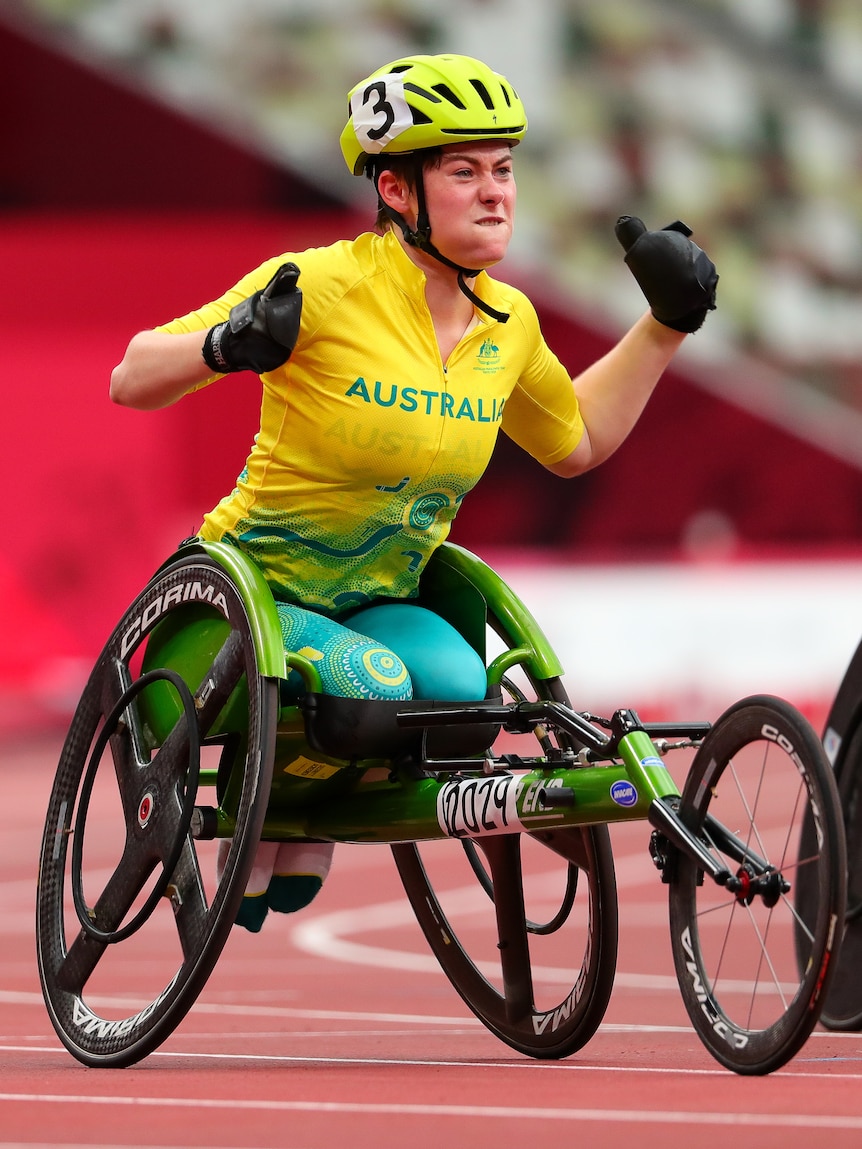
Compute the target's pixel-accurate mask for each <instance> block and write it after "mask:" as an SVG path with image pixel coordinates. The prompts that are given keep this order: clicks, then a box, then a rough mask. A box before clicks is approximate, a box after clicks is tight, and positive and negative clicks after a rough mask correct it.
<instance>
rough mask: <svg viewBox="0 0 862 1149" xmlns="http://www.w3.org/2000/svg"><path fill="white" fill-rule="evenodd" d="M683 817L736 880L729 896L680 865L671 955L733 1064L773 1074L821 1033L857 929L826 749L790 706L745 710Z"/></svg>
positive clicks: (700, 767) (727, 728) (750, 703)
mask: <svg viewBox="0 0 862 1149" xmlns="http://www.w3.org/2000/svg"><path fill="white" fill-rule="evenodd" d="M680 815H681V817H682V820H683V822H685V824H686V825H687V826H688V827H689V828H690V829H691V830H693V831H694V832H696V833H697V834H698V836H699V837H700V838H701V840H702V841H703V842H704V843H705V844H706V845H707V846H708V847H709V849H710V851H711V852H712V853H713V854H715V855H716V856H717V857H718V858H719V859H720V860H721V861H722V862H723V863H724V865H725V867H726V869H727V871H728V872H729V874H730V880H729V881H728V883H727V885H718V884H716V882H715V881H713V879H712V878H710V877H707V876H705V875H704V873H703V871H702V870H701V869H699V867H698V866H697V865H696V864H695V863H694V862H692V861H690V860H688V859H687V858H685V857H683V856H682V855H676V860H675V869H673V870H672V871H671V883H670V887H669V889H670V927H671V945H672V949H673V956H674V964H675V966H676V973H677V977H678V979H679V984H680V989H681V990H682V995H683V1000H684V1002H685V1005H686V1009H687V1010H688V1013H689V1016H690V1018H691V1021H692V1024H693V1025H694V1028H695V1030H696V1031H697V1033H698V1035H699V1037H700V1038H701V1040H702V1041H703V1043H704V1045H705V1046H706V1047H707V1048H708V1049H709V1051H710V1053H711V1054H712V1055H713V1056H714V1057H715V1058H716V1059H717V1060H718V1061H719V1062H721V1063H722V1064H723V1065H725V1066H727V1067H728V1068H729V1069H732V1070H734V1071H735V1072H737V1073H743V1074H762V1073H769V1072H771V1071H772V1070H774V1069H778V1068H779V1067H780V1066H782V1065H784V1064H785V1062H787V1061H788V1060H789V1059H790V1058H791V1057H793V1056H794V1054H796V1053H797V1052H798V1051H799V1049H801V1047H802V1045H803V1044H804V1043H805V1041H806V1039H807V1038H808V1036H809V1034H810V1033H811V1031H812V1029H813V1028H814V1026H815V1025H816V1024H817V1020H818V1018H819V1016H820V1011H821V1009H822V1007H823V1002H824V1000H825V998H826V995H827V993H828V989H829V985H830V982H831V979H832V976H833V973H834V968H835V962H836V959H837V956H838V950H839V944H840V940H841V927H842V923H843V921H844V912H845V901H846V880H845V870H846V854H845V842H844V832H843V826H842V824H841V817H840V807H839V803H838V795H837V792H836V789H835V782H834V779H833V776H832V771H831V770H830V768H829V765H828V763H827V761H826V759H825V756H824V754H823V748H822V746H821V744H820V740H819V739H818V737H817V735H816V734H815V733H814V731H813V730H812V729H811V727H810V726H809V724H808V723H807V721H806V720H805V719H804V718H803V717H802V715H800V714H799V713H798V712H797V711H796V710H795V709H794V708H793V707H792V706H790V705H789V704H788V703H786V702H783V701H781V700H780V699H775V698H769V697H755V698H750V699H743V700H742V701H741V702H738V703H737V704H736V705H735V706H732V707H731V708H730V709H729V710H727V711H726V712H725V713H724V714H723V715H722V716H721V718H719V720H718V721H717V722H716V723H715V725H714V726H713V727H712V729H711V730H710V732H709V734H708V735H707V736H706V738H705V739H704V741H703V744H702V745H701V747H700V749H699V750H698V752H697V754H696V756H695V759H694V762H693V763H692V767H691V770H690V771H689V774H688V777H687V779H686V783H685V787H684V789H683V794H682V798H681V802H680Z"/></svg>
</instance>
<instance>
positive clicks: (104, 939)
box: [37, 540, 846, 1074]
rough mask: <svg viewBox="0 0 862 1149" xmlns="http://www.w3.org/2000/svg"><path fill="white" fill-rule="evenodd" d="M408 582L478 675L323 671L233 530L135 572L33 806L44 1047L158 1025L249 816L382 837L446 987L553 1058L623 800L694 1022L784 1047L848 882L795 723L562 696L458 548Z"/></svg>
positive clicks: (233, 904) (767, 712) (816, 774)
mask: <svg viewBox="0 0 862 1149" xmlns="http://www.w3.org/2000/svg"><path fill="white" fill-rule="evenodd" d="M418 601H419V603H420V604H422V605H425V606H428V607H429V608H431V609H433V610H435V611H437V612H438V613H439V614H441V615H442V616H443V617H444V618H446V619H447V621H449V622H450V623H452V625H454V626H455V627H456V628H457V629H458V630H459V631H460V633H461V634H462V635H463V636H464V637H465V638H466V639H467V640H468V641H469V642H470V643H471V644H472V645H473V647H474V649H476V651H477V652H478V653H479V654H480V655H481V657H482V658H483V659H484V661H485V665H486V666H487V682H488V686H487V692H486V696H485V697H484V698H481V699H476V700H475V701H472V702H447V701H446V700H445V699H443V700H432V701H427V700H413V701H411V702H388V701H383V702H377V701H366V700H363V699H346V698H336V697H332V696H327V695H325V694H323V693H322V692H321V689H320V679H319V676H318V674H317V672H316V670H315V667H314V664H313V662H312V661H310V660H309V659H308V658H307V657H305V655H303V654H302V653H300V652H296V651H287V652H286V651H285V649H284V647H283V644H282V637H281V629H280V626H279V622H278V616H277V613H276V609H275V604H274V601H273V599H272V595H271V592H270V590H269V588H268V586H267V584H266V582H265V581H264V579H263V577H262V575H261V574H260V572H259V571H258V569H257V568H256V567H255V566H254V565H253V564H252V563H251V562H250V561H249V560H247V559H246V558H245V557H244V555H243V554H242V553H241V552H240V551H238V550H237V549H235V548H233V547H231V546H228V545H225V544H220V543H204V542H201V541H200V540H191V541H189V542H188V543H186V544H184V545H182V546H181V547H180V549H179V550H178V551H177V552H176V553H175V554H174V555H173V556H172V557H171V558H170V559H169V560H168V561H167V562H166V563H165V564H164V565H163V566H162V567H161V568H160V569H159V570H158V571H157V572H156V573H155V575H154V576H153V578H152V579H151V580H150V582H149V583H148V585H147V586H146V587H145V588H144V590H143V591H142V592H141V593H140V594H139V595H138V597H137V598H136V599H135V600H134V602H133V603H132V604H131V606H130V607H129V608H128V610H127V611H126V612H125V614H124V615H123V617H122V618H121V619H120V621H119V623H118V624H117V626H116V628H115V629H114V631H113V633H112V634H111V636H110V638H109V639H108V641H107V643H106V645H105V647H104V649H103V651H102V653H101V655H100V656H99V658H98V660H97V662H96V665H95V667H94V669H93V671H92V674H91V676H90V678H89V680H88V682H87V684H86V687H85V689H84V691H83V694H82V697H81V700H80V702H79V705H78V708H77V710H76V713H75V715H74V717H73V720H72V722H71V726H70V729H69V731H68V735H67V738H66V741H65V744H64V747H63V750H62V753H61V757H60V761H59V765H58V769H57V773H56V777H55V780H54V785H53V790H52V793H51V797H50V800H49V805H48V810H47V815H46V820H45V828H44V836H43V842H42V850H41V857H40V866H39V887H38V896H37V950H38V963H39V971H40V978H41V984H42V988H43V993H44V998H45V1002H46V1005H47V1009H48V1012H49V1014H50V1017H51V1020H52V1023H53V1025H54V1027H55V1029H56V1031H57V1033H58V1035H59V1037H60V1039H61V1040H62V1042H63V1043H64V1045H65V1046H66V1047H67V1049H68V1050H69V1051H70V1052H71V1053H72V1054H73V1055H74V1057H76V1058H77V1059H78V1060H79V1061H81V1062H83V1063H84V1064H85V1065H89V1066H104V1067H112V1066H113V1067H116V1066H128V1065H131V1064H133V1063H134V1062H136V1061H139V1060H140V1059H141V1058H143V1057H145V1056H146V1055H147V1054H149V1053H150V1052H152V1051H153V1050H154V1049H155V1048H156V1047H157V1046H158V1045H159V1044H160V1043H162V1042H163V1041H164V1040H165V1039H166V1038H167V1037H168V1036H169V1035H170V1034H171V1033H172V1032H173V1030H174V1029H175V1028H176V1026H177V1025H178V1024H179V1022H180V1021H181V1020H182V1019H183V1017H184V1016H185V1015H186V1014H187V1012H188V1011H189V1010H190V1009H191V1008H192V1006H193V1005H194V1003H195V1000H196V999H197V997H198V995H199V994H200V992H201V990H202V988H203V986H204V985H205V983H206V981H207V979H208V977H209V976H210V974H211V973H212V971H213V969H214V968H215V965H216V962H217V960H218V958H219V955H220V954H221V952H222V950H223V948H224V946H225V943H226V940H227V938H228V935H229V933H230V930H231V928H232V925H233V922H234V918H235V916H236V913H237V910H238V908H239V905H240V901H241V899H242V896H243V892H244V889H245V885H246V881H247V878H248V875H249V873H250V869H251V866H252V862H253V857H254V853H255V850H256V847H257V844H258V842H259V841H260V840H261V839H264V840H269V841H279V842H282V841H302V840H306V841H308V840H313V841H321V840H324V841H332V842H350V843H369V844H371V843H382V844H386V845H389V846H390V847H391V850H392V853H393V855H394V860H395V865H396V867H397V870H398V873H399V875H400V878H401V880H402V883H403V886H404V890H405V892H406V896H407V898H408V900H409V902H410V905H411V907H412V910H413V912H414V913H415V916H416V918H417V920H418V922H419V925H420V926H421V928H422V931H423V932H424V934H425V937H426V938H427V941H428V944H429V945H430V948H431V950H432V951H433V954H434V955H435V956H436V959H437V960H438V961H439V964H440V966H441V967H442V969H443V971H444V972H445V974H446V975H447V976H448V978H449V980H450V981H451V983H452V985H453V986H454V988H455V990H456V991H457V992H458V993H459V994H460V995H461V997H462V998H463V1000H464V1002H465V1003H466V1004H467V1006H468V1007H469V1008H470V1009H471V1010H472V1011H473V1012H474V1013H475V1014H476V1015H477V1017H478V1018H479V1019H480V1020H481V1021H482V1022H483V1023H484V1024H485V1026H487V1028H488V1029H489V1030H490V1031H491V1032H492V1033H494V1034H496V1035H497V1037H499V1038H500V1039H501V1040H502V1041H503V1042H505V1043H507V1044H508V1045H509V1046H511V1047H512V1048H514V1049H515V1050H517V1051H519V1052H521V1053H523V1054H525V1055H528V1056H532V1057H536V1058H560V1057H564V1056H566V1055H568V1054H571V1053H573V1052H574V1051H576V1050H578V1049H580V1048H582V1047H583V1046H584V1045H585V1043H586V1042H588V1041H589V1039H590V1038H591V1037H592V1036H593V1035H594V1033H595V1032H596V1030H597V1028H598V1027H599V1025H600V1023H601V1021H602V1018H603V1016H604V1014H605V1011H606V1008H607V1005H608V1002H609V999H610V996H611V991H612V988H613V984H614V978H615V970H616V958H617V940H618V937H617V935H618V911H617V890H616V878H615V867H614V859H613V855H612V850H611V839H610V833H609V825H610V824H612V823H621V822H627V821H633V820H639V821H641V822H644V823H645V824H646V835H645V837H647V838H648V845H649V854H650V856H651V858H652V862H653V863H654V865H655V867H656V869H657V870H658V873H659V875H660V880H661V881H662V882H663V883H664V884H666V885H667V889H668V895H669V924H670V940H671V948H672V952H673V960H674V965H675V972H676V975H677V980H678V982H679V988H680V992H681V994H682V999H683V1002H684V1004H685V1008H686V1010H687V1012H688V1014H689V1017H690V1019H691V1022H692V1025H693V1027H694V1029H695V1030H696V1032H697V1034H698V1035H699V1037H700V1039H701V1040H702V1042H703V1043H704V1045H705V1046H706V1047H707V1049H708V1050H709V1051H710V1053H711V1054H712V1055H713V1056H714V1057H715V1058H716V1059H717V1060H718V1061H719V1062H720V1063H721V1064H723V1065H724V1066H726V1067H728V1068H729V1069H731V1070H734V1071H736V1072H737V1073H741V1074H763V1073H768V1072H770V1071H772V1070H774V1069H776V1068H778V1067H779V1066H781V1065H783V1064H785V1063H786V1061H787V1060H788V1059H789V1058H791V1057H792V1056H793V1055H794V1054H795V1053H796V1052H798V1050H799V1049H800V1048H801V1047H802V1045H803V1044H804V1042H805V1041H806V1039H807V1038H808V1036H809V1035H810V1033H811V1031H812V1029H813V1028H814V1026H815V1025H816V1023H817V1021H818V1018H819V1015H820V1010H821V1007H822V1003H823V1000H824V998H825V996H826V995H827V993H828V991H829V988H830V983H831V980H832V977H833V972H834V969H835V960H834V959H835V957H836V952H837V947H838V945H839V943H840V940H841V933H842V931H841V929H840V928H839V925H840V923H841V922H842V921H843V919H844V914H845V903H846V852H845V838H844V828H843V822H842V817H841V809H840V803H839V799H838V794H837V790H836V785H835V780H834V777H833V773H832V771H831V769H830V768H829V764H828V762H827V760H826V757H825V754H824V751H823V747H822V744H821V742H820V740H819V738H818V737H817V735H816V734H815V732H814V731H813V730H812V729H811V727H810V726H809V725H808V723H807V721H806V720H805V719H804V718H803V717H802V716H801V715H800V714H799V713H798V712H797V711H796V710H795V709H794V708H793V707H792V706H790V705H789V704H788V703H786V702H784V701H783V700H780V699H776V698H772V697H769V696H754V697H750V698H746V699H743V700H741V701H740V702H737V703H736V704H734V705H733V706H731V707H730V708H729V709H728V710H727V711H726V712H725V713H724V714H723V715H722V716H721V717H720V718H719V719H718V720H717V721H716V722H715V723H714V724H710V723H707V722H700V721H697V722H694V721H693V722H668V723H661V722H658V723H656V722H643V721H641V719H640V718H639V716H638V715H637V713H636V712H635V711H634V710H630V709H621V710H618V711H616V712H615V713H614V714H612V715H611V716H609V717H601V716H597V715H593V714H589V713H587V712H579V711H576V710H575V709H574V708H573V707H572V705H571V704H570V702H569V699H568V697H567V694H566V691H565V689H564V686H563V682H562V673H563V668H562V666H561V665H560V663H559V661H558V659H557V657H556V655H555V654H554V651H553V650H552V648H551V646H550V644H549V642H548V640H547V638H546V637H545V636H544V635H543V633H542V632H541V630H540V628H539V626H538V625H537V623H536V621H535V619H534V618H533V617H532V615H531V614H530V612H529V611H528V610H527V608H526V607H525V606H524V604H523V603H522V602H521V601H520V599H519V598H518V597H517V595H516V594H515V593H514V592H513V591H512V590H511V588H510V587H508V585H507V584H506V583H505V582H504V581H503V580H502V579H501V578H500V576H499V575H498V574H497V573H496V572H495V571H494V570H492V569H491V568H490V567H489V566H488V565H486V564H485V563H484V562H482V561H481V560H480V559H479V558H478V557H476V556H475V555H473V554H471V553H470V552H469V551H467V550H464V549H463V548H460V547H458V546H456V545H454V544H450V543H446V544H444V545H443V546H441V547H440V548H439V549H438V551H437V552H436V553H435V555H434V556H433V558H432V559H431V561H430V562H429V564H428V566H427V568H426V570H425V572H424V573H423V576H422V579H421V584H420V591H419V599H418ZM620 657H621V658H625V652H624V651H621V652H620ZM291 673H296V674H299V675H300V677H301V680H302V685H303V689H302V691H301V693H300V695H299V697H298V699H296V698H295V697H294V700H293V701H291V699H290V696H288V695H287V693H286V691H285V690H284V687H285V682H286V679H287V676H288V675H289V674H291ZM677 751H681V752H682V755H681V758H678V759H677V760H681V761H682V762H683V764H684V765H685V778H684V781H683V784H682V786H681V789H680V787H678V785H677V783H676V782H675V781H674V778H673V776H672V774H671V772H670V770H669V769H668V766H667V765H666V763H665V760H664V757H665V755H668V754H670V753H671V752H677ZM220 843H221V844H222V845H223V849H222V856H221V858H220V861H221V864H220V865H219V866H218V867H216V865H215V850H216V849H217V848H218V846H219V844H220ZM225 843H229V845H225ZM456 862H457V864H458V865H461V866H463V874H459V875H458V877H457V878H454V877H453V873H454V871H453V869H452V867H453V866H454V865H455V863H456ZM155 953H158V954H159V955H160V958H159V960H160V962H162V963H163V968H162V971H161V972H155V973H154V970H153V954H155ZM118 976H119V977H121V978H123V979H125V983H126V984H128V985H129V986H130V988H129V990H128V992H127V993H124V994H119V995H118V993H117V990H116V985H117V978H118Z"/></svg>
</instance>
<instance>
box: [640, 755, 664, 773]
mask: <svg viewBox="0 0 862 1149" xmlns="http://www.w3.org/2000/svg"><path fill="white" fill-rule="evenodd" d="M641 766H645V767H647V768H649V767H653V768H654V767H656V766H659V767H661V769H664V762H662V760H661V758H659V757H657V756H656V755H655V754H648V755H647V757H646V758H641Z"/></svg>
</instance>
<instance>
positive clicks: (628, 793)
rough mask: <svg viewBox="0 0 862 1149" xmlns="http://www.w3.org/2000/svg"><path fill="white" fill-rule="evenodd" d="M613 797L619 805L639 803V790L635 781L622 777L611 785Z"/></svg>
mask: <svg viewBox="0 0 862 1149" xmlns="http://www.w3.org/2000/svg"><path fill="white" fill-rule="evenodd" d="M611 798H612V799H613V800H614V802H616V804H617V805H618V806H635V805H637V800H638V792H637V789H636V788H635V786H634V785H633V783H631V782H629V781H626V780H624V779H620V781H619V782H614V784H613V786H611Z"/></svg>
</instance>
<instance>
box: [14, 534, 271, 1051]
mask: <svg viewBox="0 0 862 1149" xmlns="http://www.w3.org/2000/svg"><path fill="white" fill-rule="evenodd" d="M166 633H168V634H169V635H170V638H169V640H168V641H167V642H165V641H164V636H165V634H166ZM153 651H155V652H156V653H155V654H154V653H153ZM171 652H173V653H171ZM162 657H165V661H171V662H174V663H175V664H176V665H175V666H164V665H161V664H160V663H159V664H157V665H152V663H153V662H154V660H159V659H161V658H162ZM277 705H278V693H277V683H276V682H275V681H274V680H270V679H265V678H262V677H261V676H260V675H259V674H258V672H257V663H256V657H255V649H254V644H253V641H252V636H251V631H250V627H249V621H248V618H247V615H246V612H245V608H244V605H243V602H242V600H241V598H240V596H239V595H238V593H237V591H236V589H235V588H234V585H233V583H232V582H231V580H230V579H229V578H228V577H227V575H226V574H225V573H224V572H223V571H222V569H221V568H220V567H219V566H218V564H216V563H215V562H213V561H212V560H210V559H208V558H207V557H206V556H200V555H196V556H194V557H193V558H181V559H179V560H178V561H177V562H175V563H174V564H172V565H171V566H169V567H167V568H166V569H165V570H163V571H162V572H161V573H160V574H159V575H158V576H157V577H156V578H155V579H154V580H153V581H152V582H151V583H150V584H149V585H148V586H147V588H146V589H145V590H144V591H143V592H142V593H141V595H140V596H139V597H138V598H137V599H136V600H135V602H134V603H133V604H132V605H131V607H130V608H129V609H128V611H126V613H125V615H124V616H123V618H122V620H121V621H120V623H119V624H118V626H117V627H116V629H115V631H114V633H113V634H112V636H111V638H110V639H109V640H108V642H107V644H106V646H105V648H104V650H103V651H102V654H101V655H100V657H99V660H98V662H97V663H96V666H95V668H94V669H93V672H92V674H91V676H90V679H89V681H88V683H87V686H86V687H85V689H84V692H83V695H82V697H81V700H80V703H79V705H78V708H77V710H76V713H75V716H74V718H73V720H72V723H71V726H70V729H69V733H68V735H67V738H66V741H65V744H64V747H63V751H62V754H61V757H60V762H59V765H58V768H57V773H56V776H55V780H54V785H53V790H52V793H51V797H50V801H49V805H48V812H47V816H46V820H45V830H44V835H43V842H42V852H41V858H40V865H39V888H38V897H37V956H38V963H39V972H40V977H41V982H42V988H43V993H44V996H45V1001H46V1004H47V1006H48V1011H49V1014H50V1017H51V1020H52V1023H53V1024H54V1027H55V1029H56V1030H57V1033H58V1034H59V1036H60V1038H61V1040H62V1041H63V1043H64V1044H65V1045H66V1047H67V1048H68V1049H69V1050H70V1051H71V1052H72V1053H73V1054H74V1056H75V1057H77V1058H78V1059H79V1060H80V1061H82V1062H83V1063H84V1064H86V1065H91V1066H125V1065H130V1064H132V1063H134V1062H136V1061H138V1060H140V1059H141V1058H142V1057H144V1056H146V1054H148V1053H150V1052H151V1051H152V1050H153V1049H155V1048H156V1047H157V1046H158V1045H159V1044H160V1043H161V1042H162V1041H163V1040H164V1039H165V1038H166V1037H167V1036H168V1035H169V1034H170V1033H171V1032H172V1031H173V1030H174V1028H175V1027H176V1026H177V1024H179V1022H180V1021H181V1020H182V1018H183V1017H184V1016H185V1014H186V1013H187V1012H188V1010H189V1009H190V1008H191V1006H192V1005H193V1004H194V1001H195V1000H196V998H197V996H198V994H199V993H200V991H201V989H202V987H203V985H204V984H205V982H206V980H207V978H208V977H209V975H210V973H211V972H212V969H213V966H214V965H215V962H216V959H217V958H218V955H219V954H220V953H221V950H222V948H223V947H224V944H225V942H226V940H227V937H228V935H229V933H230V929H231V926H232V924H233V920H234V917H235V915H236V911H237V909H238V906H239V902H240V899H241V898H242V894H243V890H244V888H245V882H246V879H247V877H248V873H249V870H250V868H251V865H252V862H253V858H254V851H255V848H256V845H257V842H258V841H259V838H260V831H261V827H262V824H263V818H264V815H265V812H266V802H267V798H268V794H269V783H270V778H271V771H272V759H273V750H274V742H275V727H276V721H277ZM202 764H203V765H207V766H212V767H213V771H215V769H216V768H218V777H219V790H218V799H217V801H218V802H219V804H220V805H221V807H222V809H223V811H224V812H226V813H227V815H228V816H229V817H231V818H234V819H235V830H234V832H233V836H232V839H231V844H230V847H229V849H228V850H227V853H226V856H225V857H223V858H222V859H221V864H220V866H219V867H218V871H217V867H216V858H215V854H216V850H217V843H216V842H214V841H206V842H204V841H199V840H198V839H197V838H195V836H194V833H193V826H194V825H195V822H196V815H195V812H196V809H197V802H198V798H199V792H198V785H199V780H200V773H201V766H202Z"/></svg>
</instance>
